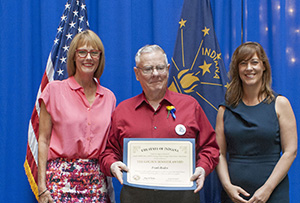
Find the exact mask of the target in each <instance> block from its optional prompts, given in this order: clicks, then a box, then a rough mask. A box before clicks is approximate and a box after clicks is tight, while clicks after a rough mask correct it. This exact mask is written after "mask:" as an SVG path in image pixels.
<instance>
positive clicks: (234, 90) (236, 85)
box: [225, 42, 274, 106]
mask: <svg viewBox="0 0 300 203" xmlns="http://www.w3.org/2000/svg"><path fill="white" fill-rule="evenodd" d="M255 54H257V56H258V58H259V59H260V60H261V61H262V63H263V66H264V67H265V71H264V72H263V76H262V85H261V89H260V92H259V95H258V97H260V96H262V95H263V94H265V95H266V100H265V101H266V102H267V103H270V102H271V101H272V100H273V99H274V94H273V90H272V88H271V85H272V76H271V66H270V63H269V59H268V57H267V55H266V52H265V51H264V49H263V48H262V46H261V45H260V44H259V43H257V42H245V43H243V44H241V45H240V46H239V47H238V48H237V49H236V50H235V51H234V53H233V55H232V58H231V63H230V70H229V78H230V79H231V82H230V84H229V87H228V89H227V91H226V94H225V100H226V103H227V104H228V105H230V106H231V105H232V106H237V105H238V103H239V102H240V100H241V99H242V98H243V95H244V92H243V85H242V81H241V78H240V75H239V64H240V63H241V62H242V61H247V60H249V59H251V58H252V57H253V56H254V55H255Z"/></svg>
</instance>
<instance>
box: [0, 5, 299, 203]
mask: <svg viewBox="0 0 300 203" xmlns="http://www.w3.org/2000/svg"><path fill="white" fill-rule="evenodd" d="M65 3H66V1H64V0H51V1H44V0H25V1H21V0H12V1H6V0H0V19H1V29H0V44H1V46H0V56H1V58H0V68H1V72H0V97H1V99H0V119H1V121H0V130H1V131H0V133H1V135H0V154H1V156H0V180H1V181H0V202H36V201H35V198H34V195H33V194H32V192H31V189H30V186H29V184H28V181H27V177H26V175H25V172H24V168H23V163H24V161H25V154H26V146H27V130H28V122H29V119H30V116H31V113H32V109H33V107H34V102H35V99H36V94H37V91H38V87H39V85H40V82H41V78H42V75H43V73H44V70H45V67H46V62H47V58H48V55H49V52H50V50H51V47H52V45H53V40H54V37H55V34H56V29H57V26H58V24H59V21H60V17H61V14H62V12H63V9H64V5H65ZM86 4H87V11H88V19H89V22H90V28H91V29H92V30H94V31H95V32H96V33H98V34H99V36H100V37H101V39H102V40H103V43H104V46H105V49H106V66H105V70H104V74H103V76H102V78H101V83H102V85H104V86H106V87H108V88H110V89H111V90H112V91H113V92H114V93H115V95H116V97H117V100H118V103H119V102H121V101H122V100H124V99H127V98H129V97H132V96H134V95H136V94H139V93H140V92H141V88H140V86H139V83H138V82H137V81H136V80H135V76H134V72H133V66H134V54H135V52H136V51H137V50H138V48H140V47H141V46H143V45H145V44H153V43H156V44H159V45H161V46H162V47H163V48H164V49H165V51H166V53H167V55H168V59H169V61H170V59H171V57H172V54H173V49H174V45H175V40H176V34H177V30H178V22H179V20H180V19H179V18H180V14H181V7H182V4H183V0H164V1H161V0H143V1H140V0H122V1H121V0H115V1H107V0H86ZM211 4H212V12H213V16H214V23H215V31H216V34H217V37H218V40H219V44H220V48H221V51H222V54H223V58H224V62H225V66H226V68H227V69H228V66H229V62H230V57H231V55H232V53H233V51H234V49H235V48H236V47H237V46H238V45H239V44H240V43H241V41H242V40H243V41H258V42H259V43H261V44H262V45H263V47H264V48H265V49H266V52H267V54H268V56H269V59H270V62H271V65H272V74H273V88H274V90H275V91H277V92H278V93H280V94H282V95H284V96H286V97H288V98H289V100H290V102H291V104H292V106H293V109H294V112H295V115H296V119H297V124H298V127H299V126H300V122H299V119H300V102H299V101H300V100H299V92H300V87H299V82H298V77H299V75H300V68H299V67H300V62H299V61H300V50H299V47H300V14H299V12H300V1H297V0H272V1H270V0H211ZM242 17H243V18H242ZM242 19H243V20H242ZM241 32H242V33H243V35H241ZM298 132H299V131H298ZM299 168H300V159H299V158H296V161H295V162H294V164H293V165H292V168H291V170H290V172H289V176H290V191H291V192H290V196H291V202H292V203H296V202H300V193H299V191H298V190H299V189H298V188H299V185H300V177H299V176H300V175H299V172H297V171H299ZM115 183H116V182H115ZM115 187H116V193H117V199H118V195H119V191H120V185H119V184H116V185H115Z"/></svg>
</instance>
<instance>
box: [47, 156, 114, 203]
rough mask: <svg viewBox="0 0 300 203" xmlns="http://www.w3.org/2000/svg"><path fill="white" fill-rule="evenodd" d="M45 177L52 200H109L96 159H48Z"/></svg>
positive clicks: (104, 179)
mask: <svg viewBox="0 0 300 203" xmlns="http://www.w3.org/2000/svg"><path fill="white" fill-rule="evenodd" d="M46 179H47V180H46V182H47V188H48V190H49V191H50V192H51V195H52V198H53V200H54V202H100V203H101V202H102V203H108V202H110V199H109V197H108V191H107V180H106V176H105V175H104V174H103V173H102V172H101V171H100V166H99V163H98V160H96V159H64V158H58V159H55V160H50V161H48V165H47V173H46Z"/></svg>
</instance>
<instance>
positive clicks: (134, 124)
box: [100, 90, 219, 176]
mask: <svg viewBox="0 0 300 203" xmlns="http://www.w3.org/2000/svg"><path fill="white" fill-rule="evenodd" d="M171 105H172V106H174V107H175V108H176V112H175V115H176V118H175V119H174V118H173V117H172V115H171V114H169V116H168V111H167V106H171ZM179 124H182V125H184V126H185V129H186V130H185V133H184V134H183V135H180V134H181V133H178V131H177V132H176V130H175V127H176V126H177V125H179ZM124 138H194V139H195V144H196V167H199V166H200V167H202V168H204V170H205V172H206V175H208V174H209V173H210V172H211V171H212V170H213V169H214V168H215V166H216V165H217V164H218V161H219V148H218V145H217V142H216V135H215V132H214V129H213V128H212V126H211V124H210V123H209V121H208V119H207V117H206V115H205V113H204V111H203V110H202V108H201V107H200V105H199V103H198V102H197V101H196V100H195V99H194V98H193V97H191V96H189V95H184V94H179V93H175V92H172V91H169V90H167V91H166V94H165V97H164V98H163V100H162V101H161V102H160V105H159V107H158V108H157V110H156V111H155V110H154V109H153V108H152V106H151V105H150V104H149V103H148V101H147V100H146V98H145V95H144V93H142V94H140V95H137V96H135V97H133V98H130V99H127V100H125V101H123V102H121V103H120V104H119V105H118V107H117V108H116V110H115V111H114V113H113V115H112V127H111V130H110V134H109V138H108V143H107V146H106V150H105V151H104V153H103V154H102V155H101V157H100V162H101V171H102V172H104V173H105V174H106V175H110V176H111V172H110V166H111V164H112V163H114V162H116V161H122V158H123V139H124Z"/></svg>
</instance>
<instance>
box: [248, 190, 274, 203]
mask: <svg viewBox="0 0 300 203" xmlns="http://www.w3.org/2000/svg"><path fill="white" fill-rule="evenodd" d="M271 194H272V191H271V190H268V189H266V188H265V187H264V186H262V187H261V188H259V189H258V190H256V192H255V193H254V195H253V196H252V197H251V199H250V200H249V203H265V202H267V201H268V199H269V197H270V195H271Z"/></svg>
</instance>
